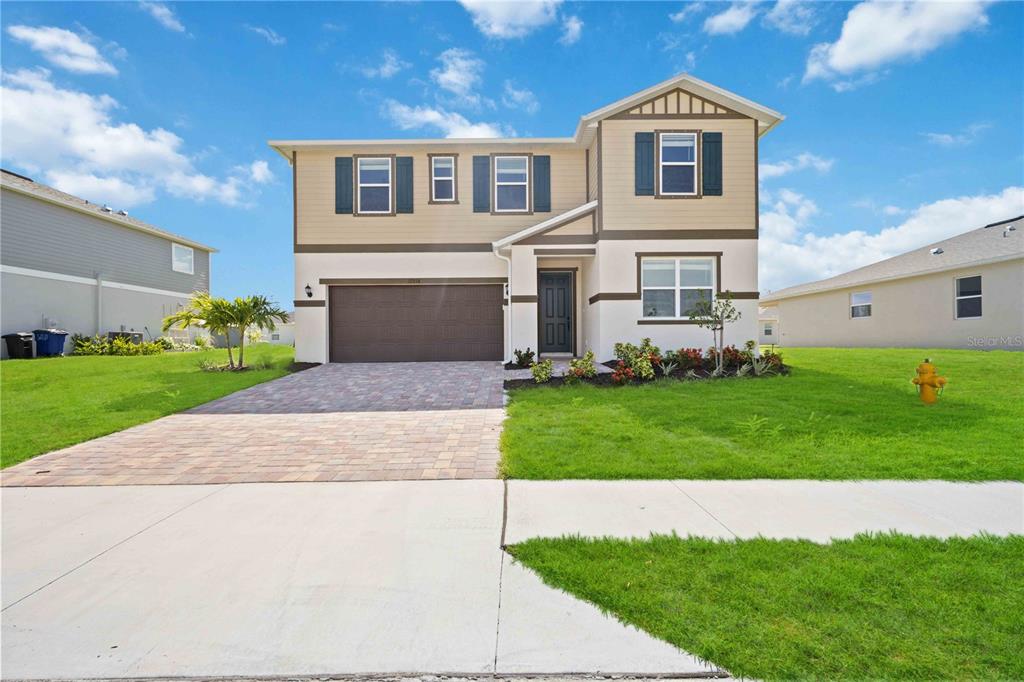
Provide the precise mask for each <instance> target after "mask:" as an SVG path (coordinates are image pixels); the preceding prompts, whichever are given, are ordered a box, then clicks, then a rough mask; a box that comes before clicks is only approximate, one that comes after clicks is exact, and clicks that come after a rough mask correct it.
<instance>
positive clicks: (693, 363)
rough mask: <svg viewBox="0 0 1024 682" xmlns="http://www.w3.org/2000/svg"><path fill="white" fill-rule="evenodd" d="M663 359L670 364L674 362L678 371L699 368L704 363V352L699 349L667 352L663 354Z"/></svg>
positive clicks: (681, 349)
mask: <svg viewBox="0 0 1024 682" xmlns="http://www.w3.org/2000/svg"><path fill="white" fill-rule="evenodd" d="M665 359H666V360H669V361H671V362H675V363H676V364H677V365H679V369H681V370H688V369H695V368H699V367H700V366H701V363H702V362H703V361H704V351H702V350H701V349H700V348H680V349H679V350H675V351H671V350H670V351H669V352H668V353H665Z"/></svg>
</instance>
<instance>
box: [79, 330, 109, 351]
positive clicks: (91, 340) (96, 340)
mask: <svg viewBox="0 0 1024 682" xmlns="http://www.w3.org/2000/svg"><path fill="white" fill-rule="evenodd" d="M107 350H108V343H107V339H105V338H104V337H102V336H100V335H99V334H97V335H96V336H86V335H85V334H73V335H72V336H71V354H72V355H107V354H108V353H107Z"/></svg>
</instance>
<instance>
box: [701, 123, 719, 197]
mask: <svg viewBox="0 0 1024 682" xmlns="http://www.w3.org/2000/svg"><path fill="white" fill-rule="evenodd" d="M700 153H701V166H703V168H701V177H702V178H703V183H702V187H703V189H704V195H705V196H717V197H720V196H722V133H704V134H703V135H702V136H701V150H700Z"/></svg>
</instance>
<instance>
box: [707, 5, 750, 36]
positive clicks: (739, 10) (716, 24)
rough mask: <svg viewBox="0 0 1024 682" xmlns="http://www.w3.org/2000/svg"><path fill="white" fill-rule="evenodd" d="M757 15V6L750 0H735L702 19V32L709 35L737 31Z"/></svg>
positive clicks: (727, 33)
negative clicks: (748, 0) (726, 6)
mask: <svg viewBox="0 0 1024 682" xmlns="http://www.w3.org/2000/svg"><path fill="white" fill-rule="evenodd" d="M756 15H757V7H756V6H755V5H754V3H752V2H736V3H733V4H732V5H730V6H729V9H727V10H725V11H724V12H719V13H718V14H714V15H712V16H710V17H708V18H707V19H705V20H704V32H705V33H710V34H711V35H730V34H733V33H739V32H740V31H742V30H743V29H745V28H746V27H747V24H749V23H750V21H751V20H752V19H753V18H754V17H755V16H756Z"/></svg>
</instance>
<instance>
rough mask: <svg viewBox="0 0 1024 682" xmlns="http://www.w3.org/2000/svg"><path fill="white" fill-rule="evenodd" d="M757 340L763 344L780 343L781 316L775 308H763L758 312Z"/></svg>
mask: <svg viewBox="0 0 1024 682" xmlns="http://www.w3.org/2000/svg"><path fill="white" fill-rule="evenodd" d="M757 325H758V332H757V342H758V343H760V344H761V345H762V346H769V345H778V344H779V339H780V338H782V337H781V336H779V316H778V314H777V313H776V312H775V310H774V309H773V308H761V309H759V310H758V312H757Z"/></svg>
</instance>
